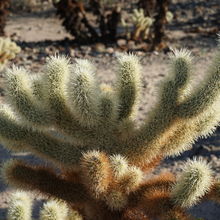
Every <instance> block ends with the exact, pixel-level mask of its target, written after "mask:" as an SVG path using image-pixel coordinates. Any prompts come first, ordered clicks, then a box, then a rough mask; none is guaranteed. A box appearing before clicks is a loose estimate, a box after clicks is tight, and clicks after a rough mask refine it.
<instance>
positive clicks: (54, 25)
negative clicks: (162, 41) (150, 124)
mask: <svg viewBox="0 0 220 220" xmlns="http://www.w3.org/2000/svg"><path fill="white" fill-rule="evenodd" d="M6 32H7V35H8V36H12V37H13V38H14V39H15V40H16V41H17V42H18V44H19V45H20V46H21V47H22V52H21V53H20V54H19V55H18V57H17V58H16V59H15V60H14V61H13V62H10V63H9V66H10V65H11V64H12V63H15V64H17V65H20V66H25V67H26V68H28V69H29V70H30V71H40V70H41V69H42V65H43V64H44V63H45V59H46V57H47V56H48V55H52V54H54V53H58V52H59V53H64V54H68V55H69V56H71V57H72V58H74V57H84V58H89V59H91V60H92V61H93V62H94V63H95V64H96V65H97V75H98V78H99V80H100V82H105V83H113V80H114V77H115V76H114V71H115V52H116V50H115V49H114V47H113V46H112V45H108V46H107V47H106V48H105V50H104V52H98V51H97V50H96V49H95V48H96V47H95V46H94V45H92V46H90V47H88V46H80V47H79V46H78V45H71V41H70V40H71V37H70V36H69V34H68V33H66V32H65V30H64V29H63V28H62V26H61V25H60V21H59V20H58V19H56V18H55V16H54V14H53V11H52V12H49V14H46V15H45V14H40V13H38V14H35V15H26V16H25V17H24V16H23V15H13V16H11V18H10V20H9V22H8V25H7V28H6ZM65 38H68V39H66V40H64V39H65ZM169 38H170V39H172V40H170V45H171V47H182V46H184V47H186V46H187V47H188V48H190V49H191V50H192V53H193V55H195V59H194V69H195V71H194V72H195V73H194V76H195V78H196V82H195V84H196V83H199V80H201V79H202V78H203V76H204V75H205V73H206V70H207V68H208V67H207V66H208V65H207V64H209V63H210V62H211V58H212V57H213V54H214V52H215V51H216V41H215V40H214V39H215V38H216V36H215V34H212V35H210V36H209V35H199V36H198V35H197V34H195V33H191V34H189V33H188V34H186V33H185V32H184V31H182V30H178V29H176V30H172V31H169ZM137 54H138V55H139V56H140V59H141V62H142V64H143V71H142V72H143V83H142V87H143V97H142V103H141V106H140V108H139V115H138V117H137V121H138V123H141V121H142V120H143V119H144V118H145V117H146V116H147V114H148V111H149V109H150V108H151V107H152V106H153V105H154V103H155V102H156V100H157V99H156V91H157V88H158V85H159V82H160V80H161V79H163V78H164V77H166V75H167V74H168V73H169V69H168V68H167V67H168V65H169V57H168V55H167V54H164V53H156V52H155V53H151V54H150V53H144V52H138V53H137ZM3 81H4V79H3V78H1V79H0V82H3ZM1 87H2V88H1V89H0V92H1V94H2V95H3V94H4V89H3V86H1ZM194 156H202V157H204V158H206V159H207V160H208V161H209V162H210V163H211V165H212V167H213V170H214V171H215V176H217V177H218V176H219V175H220V174H219V170H220V160H219V156H220V130H217V131H216V132H215V134H214V135H213V136H212V137H211V138H208V139H206V140H199V141H198V142H197V143H196V144H195V145H194V146H193V149H192V150H191V151H188V152H185V153H184V154H183V155H182V156H180V157H176V158H167V159H166V160H165V161H163V162H162V164H161V165H160V166H159V167H158V169H157V170H156V171H155V173H158V172H163V171H167V170H169V171H171V172H174V173H179V172H180V171H181V165H182V164H183V162H184V160H186V158H193V157H194ZM10 158H22V159H25V160H27V161H30V162H33V161H34V162H39V159H38V158H35V157H34V156H32V155H30V154H29V153H26V154H17V153H10V152H8V151H7V150H5V149H4V148H3V147H2V146H0V166H1V164H2V163H3V162H4V161H7V160H8V159H10ZM12 190H13V189H11V188H10V187H8V186H6V185H5V184H4V183H3V181H2V180H0V219H4V218H5V215H6V209H7V206H8V202H9V193H10V192H11V191H12ZM37 201H38V202H36V205H35V206H36V208H35V216H36V213H37V210H38V209H39V207H40V205H41V204H42V203H41V202H40V201H39V200H37ZM190 212H191V213H193V214H194V215H195V216H196V217H198V218H203V219H205V220H218V219H219V215H220V206H219V205H217V204H215V203H211V202H208V203H203V204H199V205H197V206H196V207H194V208H192V209H191V210H190Z"/></svg>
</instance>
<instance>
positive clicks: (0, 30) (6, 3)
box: [0, 0, 10, 36]
mask: <svg viewBox="0 0 220 220" xmlns="http://www.w3.org/2000/svg"><path fill="white" fill-rule="evenodd" d="M9 7H10V0H1V1H0V36H4V35H5V30H4V29H5V25H6V19H7V15H8V13H9V11H8V9H9Z"/></svg>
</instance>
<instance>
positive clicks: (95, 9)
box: [53, 0, 171, 50]
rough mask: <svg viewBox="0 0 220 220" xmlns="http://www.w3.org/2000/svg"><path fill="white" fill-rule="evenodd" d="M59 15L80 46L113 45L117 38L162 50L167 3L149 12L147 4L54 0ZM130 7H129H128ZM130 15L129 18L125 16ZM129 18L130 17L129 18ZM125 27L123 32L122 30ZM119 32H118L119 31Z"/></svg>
mask: <svg viewBox="0 0 220 220" xmlns="http://www.w3.org/2000/svg"><path fill="white" fill-rule="evenodd" d="M53 2H54V5H55V7H56V8H57V14H58V16H59V17H60V18H61V19H62V20H63V25H64V27H65V28H66V30H67V31H69V32H70V33H71V34H72V35H73V36H74V37H75V40H76V41H78V42H80V43H91V42H93V43H94V42H100V41H101V42H104V43H109V42H115V41H116V40H117V39H119V38H127V40H134V41H135V42H136V43H141V42H143V41H144V42H147V43H148V44H149V46H148V49H149V50H150V49H151V50H154V49H163V48H164V47H165V44H164V45H163V44H162V41H163V40H164V36H165V25H166V23H167V22H168V20H169V19H167V17H168V16H167V15H170V14H171V13H170V12H169V11H168V6H169V1H168V0H163V1H159V0H158V2H157V3H155V4H153V6H152V7H151V9H150V10H149V5H148V3H146V2H148V1H140V2H133V1H129V3H128V2H123V1H113V0H112V1H104V0H95V1H77V0H54V1H53ZM128 5H129V6H128ZM128 14H130V16H128ZM129 17H130V18H129ZM121 27H124V30H122V29H123V28H121ZM119 29H120V30H119Z"/></svg>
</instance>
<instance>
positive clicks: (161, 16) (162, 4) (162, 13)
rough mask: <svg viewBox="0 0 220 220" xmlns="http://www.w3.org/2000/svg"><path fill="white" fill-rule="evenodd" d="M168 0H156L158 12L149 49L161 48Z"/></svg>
mask: <svg viewBox="0 0 220 220" xmlns="http://www.w3.org/2000/svg"><path fill="white" fill-rule="evenodd" d="M169 3H170V0H157V7H158V12H157V16H156V17H155V23H154V38H153V42H152V46H151V50H158V49H163V47H164V46H162V43H163V42H164V37H165V25H166V13H167V11H168V6H169Z"/></svg>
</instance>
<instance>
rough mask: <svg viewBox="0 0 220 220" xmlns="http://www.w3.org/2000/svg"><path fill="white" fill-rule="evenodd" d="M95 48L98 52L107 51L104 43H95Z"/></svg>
mask: <svg viewBox="0 0 220 220" xmlns="http://www.w3.org/2000/svg"><path fill="white" fill-rule="evenodd" d="M94 49H95V51H96V52H99V53H103V52H105V49H106V48H105V45H104V44H102V43H97V44H95V46H94Z"/></svg>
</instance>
